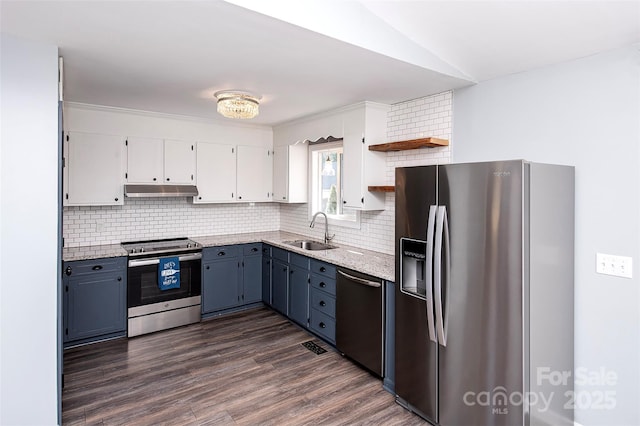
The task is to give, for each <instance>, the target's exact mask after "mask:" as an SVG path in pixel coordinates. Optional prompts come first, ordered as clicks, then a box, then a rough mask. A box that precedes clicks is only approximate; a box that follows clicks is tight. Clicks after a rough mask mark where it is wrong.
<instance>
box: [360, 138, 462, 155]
mask: <svg viewBox="0 0 640 426" xmlns="http://www.w3.org/2000/svg"><path fill="white" fill-rule="evenodd" d="M441 146H449V141H448V140H447V139H439V138H422V139H411V140H408V141H400V142H390V143H381V144H378V145H369V151H380V152H388V151H406V150H409V149H418V148H437V147H441Z"/></svg>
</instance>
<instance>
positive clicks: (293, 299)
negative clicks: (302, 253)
mask: <svg viewBox="0 0 640 426" xmlns="http://www.w3.org/2000/svg"><path fill="white" fill-rule="evenodd" d="M289 268H290V269H289V318H291V319H292V320H294V321H295V322H297V323H298V324H300V325H302V326H305V327H306V326H307V318H308V315H307V311H308V303H309V271H308V270H307V269H303V268H301V267H299V266H295V265H290V266H289Z"/></svg>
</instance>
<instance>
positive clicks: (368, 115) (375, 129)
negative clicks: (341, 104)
mask: <svg viewBox="0 0 640 426" xmlns="http://www.w3.org/2000/svg"><path fill="white" fill-rule="evenodd" d="M388 111H389V106H387V105H383V104H374V103H371V102H364V103H362V104H358V105H356V106H354V108H353V109H350V110H348V111H345V112H344V114H343V129H344V140H343V150H344V151H343V152H344V172H343V173H344V175H343V180H344V189H343V191H344V194H343V203H344V206H345V207H349V208H353V209H358V210H384V199H385V194H384V193H381V192H371V191H369V190H368V187H369V186H376V185H384V184H385V173H386V157H385V156H384V153H380V152H375V151H369V145H376V144H380V143H384V141H385V139H386V131H387V113H388Z"/></svg>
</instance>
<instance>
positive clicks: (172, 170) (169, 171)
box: [164, 139, 196, 185]
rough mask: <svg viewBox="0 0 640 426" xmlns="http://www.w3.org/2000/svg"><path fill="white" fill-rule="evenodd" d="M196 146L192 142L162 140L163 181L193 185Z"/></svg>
mask: <svg viewBox="0 0 640 426" xmlns="http://www.w3.org/2000/svg"><path fill="white" fill-rule="evenodd" d="M195 174H196V147H195V144H194V143H192V142H187V141H178V140H172V139H165V140H164V183H175V184H185V185H193V184H194V183H195Z"/></svg>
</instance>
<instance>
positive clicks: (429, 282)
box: [424, 206, 438, 343]
mask: <svg viewBox="0 0 640 426" xmlns="http://www.w3.org/2000/svg"><path fill="white" fill-rule="evenodd" d="M437 208H438V206H430V207H429V221H428V222H427V258H426V260H425V262H424V269H425V272H424V276H425V280H426V283H425V285H426V297H425V303H426V305H427V329H428V330H429V340H431V341H432V342H435V343H438V341H437V340H436V328H435V325H434V323H435V316H434V314H433V234H434V233H435V229H436V210H437Z"/></svg>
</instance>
